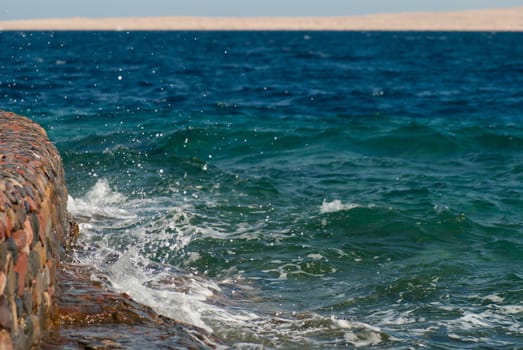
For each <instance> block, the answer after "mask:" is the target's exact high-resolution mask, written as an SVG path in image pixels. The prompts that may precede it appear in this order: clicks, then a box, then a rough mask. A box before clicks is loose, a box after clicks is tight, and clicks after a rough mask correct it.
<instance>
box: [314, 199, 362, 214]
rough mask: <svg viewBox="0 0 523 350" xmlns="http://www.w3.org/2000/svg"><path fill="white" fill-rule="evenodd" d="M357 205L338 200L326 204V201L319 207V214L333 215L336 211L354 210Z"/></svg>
mask: <svg viewBox="0 0 523 350" xmlns="http://www.w3.org/2000/svg"><path fill="white" fill-rule="evenodd" d="M358 207H359V205H358V204H356V203H348V204H345V203H342V201H340V200H339V199H335V200H333V201H332V202H327V201H326V200H323V203H322V204H321V206H320V214H326V213H334V212H337V211H342V210H351V209H354V208H358Z"/></svg>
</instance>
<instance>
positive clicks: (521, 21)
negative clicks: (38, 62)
mask: <svg viewBox="0 0 523 350" xmlns="http://www.w3.org/2000/svg"><path fill="white" fill-rule="evenodd" d="M0 30H52V31H55V30H56V31H59V30H111V31H132V30H210V31H211V30H260V31H263V30H267V31H270V30H310V31H315V30H334V31H336V30H338V31H517V32H520V31H523V7H516V8H508V9H489V10H470V11H457V12H407V13H397V14H373V15H366V16H348V17H227V18H226V17H122V18H83V17H77V18H54V19H52V18H51V19H33V20H12V21H0Z"/></svg>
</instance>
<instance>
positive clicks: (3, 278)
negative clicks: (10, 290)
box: [0, 271, 7, 295]
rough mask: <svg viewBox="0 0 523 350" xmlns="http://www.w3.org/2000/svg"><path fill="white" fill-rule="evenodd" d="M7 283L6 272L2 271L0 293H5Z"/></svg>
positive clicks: (0, 274)
mask: <svg viewBox="0 0 523 350" xmlns="http://www.w3.org/2000/svg"><path fill="white" fill-rule="evenodd" d="M6 283H7V277H6V275H5V272H2V271H0V295H3V294H4V290H5V285H6Z"/></svg>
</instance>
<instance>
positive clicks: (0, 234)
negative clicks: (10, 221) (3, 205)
mask: <svg viewBox="0 0 523 350" xmlns="http://www.w3.org/2000/svg"><path fill="white" fill-rule="evenodd" d="M6 237H7V227H6V225H5V223H4V222H3V221H2V220H1V219H0V242H2V241H3V240H4V239H5V238H6Z"/></svg>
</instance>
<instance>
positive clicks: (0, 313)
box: [0, 295, 13, 329]
mask: <svg viewBox="0 0 523 350" xmlns="http://www.w3.org/2000/svg"><path fill="white" fill-rule="evenodd" d="M10 310H11V308H10V307H9V301H8V299H7V298H6V297H5V296H3V295H2V296H0V327H1V328H5V329H11V328H13V318H12V316H11V312H10Z"/></svg>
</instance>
